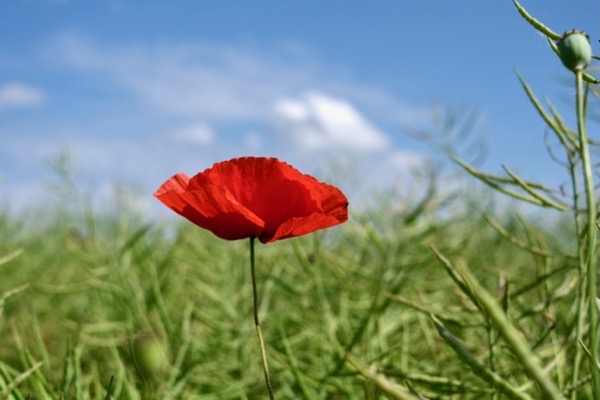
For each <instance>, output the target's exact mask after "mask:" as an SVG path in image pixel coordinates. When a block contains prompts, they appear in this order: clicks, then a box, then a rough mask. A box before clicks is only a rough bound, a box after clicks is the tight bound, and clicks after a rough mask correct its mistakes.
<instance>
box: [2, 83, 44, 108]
mask: <svg viewBox="0 0 600 400" xmlns="http://www.w3.org/2000/svg"><path fill="white" fill-rule="evenodd" d="M45 100H46V94H45V93H44V92H43V91H42V90H40V89H37V88H34V87H32V86H27V85H23V84H21V83H16V82H11V83H6V84H4V85H2V86H0V110H2V109H7V108H14V107H31V106H36V105H39V104H42V103H43V102H44V101H45Z"/></svg>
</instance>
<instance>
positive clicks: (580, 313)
mask: <svg viewBox="0 0 600 400" xmlns="http://www.w3.org/2000/svg"><path fill="white" fill-rule="evenodd" d="M565 149H566V150H567V156H568V160H569V174H570V175H571V185H572V190H573V214H574V215H573V217H574V218H575V232H576V234H577V235H578V237H579V232H581V224H580V222H579V210H580V205H579V203H580V200H579V183H578V176H577V166H576V165H575V155H574V153H573V152H572V151H570V150H569V148H568V147H567V146H565ZM578 241H581V239H579V240H578ZM577 258H578V263H579V282H578V287H579V288H578V290H577V325H576V328H575V335H576V336H575V338H576V339H577V343H579V342H580V341H582V340H583V332H584V325H585V306H586V301H585V294H586V290H585V284H586V279H585V273H586V264H585V252H584V248H583V246H582V245H578V246H577ZM582 358H583V349H582V348H581V346H579V345H577V346H576V348H575V359H574V360H573V374H572V376H571V385H573V387H575V386H576V385H577V382H578V381H579V368H580V365H581V359H582ZM571 400H577V390H573V391H572V392H571Z"/></svg>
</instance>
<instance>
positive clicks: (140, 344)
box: [132, 332, 168, 380]
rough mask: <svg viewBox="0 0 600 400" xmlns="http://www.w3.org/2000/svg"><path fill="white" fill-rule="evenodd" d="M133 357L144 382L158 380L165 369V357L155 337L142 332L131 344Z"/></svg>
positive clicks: (161, 346)
mask: <svg viewBox="0 0 600 400" xmlns="http://www.w3.org/2000/svg"><path fill="white" fill-rule="evenodd" d="M132 350H133V357H134V360H135V365H136V367H137V369H138V372H139V373H140V375H141V376H142V377H143V378H144V379H146V380H154V379H156V378H159V377H160V376H161V375H162V373H163V372H164V371H165V370H166V368H167V363H168V362H167V356H166V354H165V350H164V348H163V345H162V343H161V342H160V340H158V338H157V337H156V336H154V335H153V334H151V333H148V332H142V333H139V334H138V335H136V336H135V338H134V339H133V342H132Z"/></svg>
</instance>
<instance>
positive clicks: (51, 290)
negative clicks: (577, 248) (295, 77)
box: [0, 193, 577, 399]
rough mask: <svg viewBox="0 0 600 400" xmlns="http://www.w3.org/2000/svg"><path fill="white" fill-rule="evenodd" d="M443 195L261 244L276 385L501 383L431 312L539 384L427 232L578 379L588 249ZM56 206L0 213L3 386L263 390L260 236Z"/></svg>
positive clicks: (332, 395)
mask: <svg viewBox="0 0 600 400" xmlns="http://www.w3.org/2000/svg"><path fill="white" fill-rule="evenodd" d="M430 195H431V196H429V197H428V200H427V202H426V203H424V204H423V207H419V205H418V204H414V203H411V202H410V201H404V202H403V204H402V205H403V207H401V208H400V207H397V205H396V204H395V201H394V200H389V201H386V202H383V203H382V204H380V205H378V206H376V207H375V206H374V207H372V208H371V209H370V210H369V211H368V212H358V211H356V210H354V212H353V213H352V216H351V220H350V222H348V223H347V224H345V225H343V226H340V227H338V228H335V229H333V230H331V231H330V232H326V233H324V232H319V233H316V234H313V235H309V236H306V237H300V238H294V239H291V240H285V241H281V242H276V243H273V244H269V245H261V246H258V247H257V274H258V284H259V296H260V301H261V302H260V313H261V319H262V325H263V332H264V335H265V340H266V343H267V347H268V351H269V358H270V360H269V361H270V364H271V369H272V375H273V380H274V387H275V391H276V396H277V398H307V399H377V398H388V397H386V396H389V398H407V399H416V398H419V397H418V396H419V395H420V396H425V397H426V398H456V399H469V398H471V399H480V398H502V396H501V395H500V397H495V396H496V395H495V393H496V391H497V390H496V389H495V388H494V386H493V385H492V384H491V383H489V382H486V381H485V380H483V379H480V378H479V377H478V376H477V374H475V373H474V372H473V371H472V370H470V369H469V368H467V367H465V364H463V362H462V361H461V360H460V359H459V358H458V357H457V356H456V354H455V353H454V351H453V350H452V348H450V347H449V346H448V345H447V344H446V342H445V341H444V338H443V337H442V336H440V334H439V333H438V328H439V326H436V324H435V323H434V322H432V320H431V315H435V318H436V321H440V323H441V324H443V326H444V327H445V328H447V330H448V332H451V334H452V335H453V336H454V337H455V338H456V339H457V340H458V341H460V343H462V345H464V347H465V348H466V349H467V350H468V351H469V352H470V353H471V354H472V356H473V357H474V358H475V359H476V360H478V362H479V363H481V364H482V365H483V366H485V367H486V368H488V369H489V370H491V371H494V373H496V374H497V375H498V376H500V377H502V379H504V380H506V381H507V382H509V383H510V384H511V385H513V386H514V387H515V388H517V389H518V390H520V391H522V392H523V393H529V395H531V396H533V397H534V398H535V397H536V393H537V390H536V388H535V387H534V386H533V385H532V384H531V381H530V379H529V378H528V376H527V375H526V373H525V372H524V371H523V370H522V369H521V368H520V367H519V364H518V362H517V361H515V359H514V357H513V355H512V353H511V352H510V351H508V350H507V348H506V344H505V343H504V342H503V341H502V340H501V339H500V338H499V335H498V333H497V332H496V331H495V329H494V328H493V327H492V326H491V324H490V323H489V322H488V321H487V320H486V318H484V317H482V315H481V314H480V313H478V312H477V308H476V306H475V305H474V303H473V302H471V301H470V300H469V299H468V296H466V295H465V294H464V293H463V292H461V291H460V290H459V289H458V288H457V286H456V284H455V283H454V282H453V280H452V279H451V278H450V276H449V275H448V274H447V273H446V272H445V270H444V268H443V267H442V266H441V264H440V262H439V260H438V259H437V258H436V255H435V253H434V252H433V251H432V248H431V244H434V245H435V247H436V248H437V249H439V251H440V252H441V253H443V254H444V255H445V256H446V257H448V258H449V259H452V260H453V262H458V263H463V264H465V265H468V267H469V268H470V269H471V270H472V271H473V272H474V273H475V274H476V276H477V278H478V279H479V280H480V281H481V282H482V284H483V285H484V286H485V287H486V288H487V289H488V290H489V291H491V292H492V293H493V294H495V295H497V296H498V297H499V299H500V301H501V303H502V304H503V305H504V306H505V307H506V308H507V311H508V315H509V316H510V318H511V319H512V321H513V323H514V324H516V326H517V327H518V328H519V330H520V331H521V332H522V333H523V334H524V335H525V336H526V338H527V339H528V341H529V342H530V343H532V348H533V350H534V352H535V353H536V355H537V356H538V357H539V358H540V359H541V360H542V361H543V362H544V365H547V369H548V370H549V373H550V375H551V376H552V377H553V378H555V380H556V381H557V382H559V384H560V385H561V388H562V389H563V390H565V391H568V389H569V388H567V387H566V386H565V385H566V382H568V380H567V379H566V377H567V376H568V375H569V373H570V366H569V362H570V360H569V359H567V358H566V357H565V356H564V354H565V353H564V350H565V349H566V348H568V347H573V346H576V345H577V344H576V343H573V341H572V337H573V334H574V333H573V330H574V322H575V321H574V319H573V318H574V314H573V310H572V307H573V305H574V304H575V292H574V288H575V287H576V283H575V281H574V279H573V278H574V276H575V274H574V273H573V272H574V271H575V270H576V263H575V261H574V260H572V259H571V258H570V257H568V256H563V255H559V254H560V253H561V252H562V251H563V248H564V246H563V244H562V243H561V242H560V241H558V240H557V237H556V235H555V233H556V232H544V231H543V230H541V229H539V228H536V227H535V226H534V225H532V224H530V223H526V222H525V220H524V219H519V218H517V217H514V216H513V217H502V218H500V219H499V220H494V221H492V222H495V223H497V224H499V225H500V227H501V228H503V229H505V230H506V231H507V232H510V235H512V236H511V237H510V238H507V237H503V236H502V234H501V233H499V231H498V227H496V228H494V227H493V226H492V225H491V224H490V223H488V222H486V221H485V219H484V218H483V216H482V214H481V212H479V211H476V209H475V208H474V207H461V208H456V207H455V205H456V204H458V203H454V205H450V206H448V208H445V207H446V205H444V204H445V203H444V202H443V201H440V202H437V203H436V201H437V200H439V198H438V196H437V195H433V194H432V193H430ZM464 200H465V199H464V198H463V199H461V201H464ZM473 200H474V201H475V200H476V199H473ZM463 204H464V203H463ZM63 211H64V210H63ZM56 215H62V216H61V218H58V219H56V220H55V222H51V223H45V224H41V223H38V224H31V223H26V222H23V221H21V220H19V219H18V218H11V217H9V216H6V215H3V216H2V217H1V218H0V239H1V240H0V256H6V259H4V261H3V263H2V264H1V265H0V277H1V279H0V293H8V294H11V293H10V291H11V290H14V289H17V288H20V289H21V291H18V292H16V293H12V295H11V296H9V297H7V298H6V300H5V301H2V302H1V303H0V304H2V310H3V313H2V315H1V316H0V337H1V338H2V340H1V341H0V393H1V394H3V395H8V398H9V399H26V398H35V399H38V398H39V399H59V398H66V399H70V398H78V399H79V398H81V399H91V398H95V399H98V398H111V397H109V396H112V398H119V399H136V398H143V399H146V398H149V399H151V398H161V399H163V398H165V399H169V398H185V399H188V398H190V399H192V398H193V399H259V398H264V397H265V389H264V382H263V378H262V372H261V365H260V354H259V349H258V345H257V343H256V338H255V333H254V327H253V323H252V291H251V283H250V271H249V253H248V243H247V241H237V242H226V241H222V240H220V239H218V238H215V237H213V236H212V235H211V234H210V233H207V232H205V231H202V230H201V229H199V228H197V227H195V226H192V225H191V224H189V223H186V222H183V223H181V224H180V225H178V227H177V229H176V230H175V231H174V232H169V233H168V234H167V233H166V231H165V230H164V229H163V228H162V227H160V226H159V225H158V224H152V223H150V224H146V223H142V222H140V220H139V219H136V218H134V217H132V216H131V215H127V214H121V215H119V216H118V217H115V216H114V215H113V216H110V215H109V216H105V217H102V216H95V217H93V218H92V216H90V215H88V217H87V218H83V217H78V218H74V217H72V216H71V217H69V213H68V212H65V213H64V214H61V213H57V214H56ZM51 217H52V216H51V215H50V217H49V218H48V220H52V218H51ZM503 233H504V234H506V232H503ZM563 233H564V232H561V234H563ZM565 236H566V235H565ZM509 239H510V240H509ZM511 240H512V243H511ZM522 247H524V248H528V249H523V248H522ZM499 285H500V287H501V289H502V290H501V291H499V289H498V287H499ZM142 332H145V333H148V332H149V333H152V334H154V335H156V337H158V338H159V343H160V344H161V345H162V348H163V350H164V352H165V355H166V359H167V360H168V365H167V366H166V367H165V368H164V369H162V370H161V371H159V372H158V373H157V374H156V375H154V376H153V377H151V378H148V377H144V376H142V375H141V374H140V373H139V368H137V367H136V364H135V362H134V358H133V356H132V350H131V349H132V346H131V341H132V340H133V339H134V338H135V337H136V335H138V334H140V333H142ZM40 362H41V365H40V364H39V363H40ZM111 378H112V384H111V383H110V382H111ZM11 383H12V386H11ZM386 393H387V394H386ZM29 396H31V397H29Z"/></svg>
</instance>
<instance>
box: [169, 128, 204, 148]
mask: <svg viewBox="0 0 600 400" xmlns="http://www.w3.org/2000/svg"><path fill="white" fill-rule="evenodd" d="M172 136H173V138H175V139H176V140H178V141H181V142H185V143H190V144H195V145H199V146H208V145H211V144H212V143H213V141H214V139H215V137H214V136H215V135H214V132H213V130H212V129H211V128H210V126H208V125H206V124H204V123H198V124H194V125H190V126H187V127H185V128H183V129H180V130H178V131H176V132H174V133H173V134H172Z"/></svg>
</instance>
